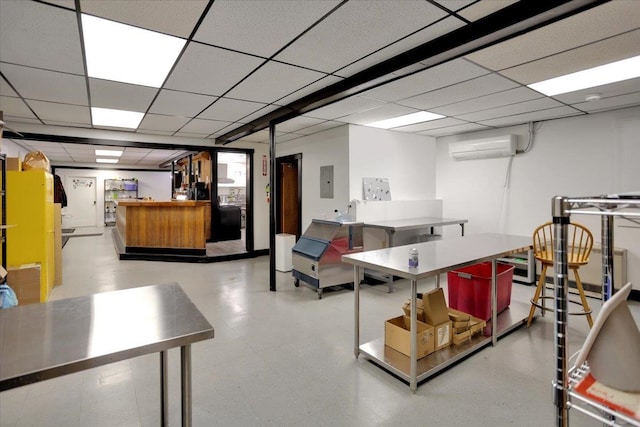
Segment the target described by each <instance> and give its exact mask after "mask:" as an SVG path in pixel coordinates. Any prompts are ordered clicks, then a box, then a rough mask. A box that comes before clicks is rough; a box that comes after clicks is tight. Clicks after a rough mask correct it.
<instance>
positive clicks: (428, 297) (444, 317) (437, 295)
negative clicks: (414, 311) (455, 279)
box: [422, 288, 449, 326]
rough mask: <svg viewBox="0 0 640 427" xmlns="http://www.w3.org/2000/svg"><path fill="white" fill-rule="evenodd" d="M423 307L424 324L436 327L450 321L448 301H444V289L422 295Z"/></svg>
mask: <svg viewBox="0 0 640 427" xmlns="http://www.w3.org/2000/svg"><path fill="white" fill-rule="evenodd" d="M422 306H423V308H424V323H426V324H428V325H433V326H435V325H442V324H443V323H446V322H448V321H449V312H448V311H447V301H446V300H445V299H444V291H443V290H442V288H436V289H434V290H432V291H430V292H427V293H424V294H422Z"/></svg>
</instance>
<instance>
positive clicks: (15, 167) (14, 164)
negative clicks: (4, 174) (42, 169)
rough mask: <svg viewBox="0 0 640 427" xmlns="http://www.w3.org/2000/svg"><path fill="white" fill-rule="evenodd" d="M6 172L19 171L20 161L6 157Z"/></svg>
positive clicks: (20, 167) (17, 158) (16, 158)
mask: <svg viewBox="0 0 640 427" xmlns="http://www.w3.org/2000/svg"><path fill="white" fill-rule="evenodd" d="M7 170H8V171H21V170H22V160H20V158H19V157H7Z"/></svg>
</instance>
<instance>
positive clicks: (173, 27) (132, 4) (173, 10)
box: [80, 0, 208, 38]
mask: <svg viewBox="0 0 640 427" xmlns="http://www.w3.org/2000/svg"><path fill="white" fill-rule="evenodd" d="M207 3H208V0H189V1H184V0H162V1H157V0H136V1H131V0H109V1H104V0H81V2H80V7H81V9H82V11H83V12H84V13H88V14H90V15H95V16H99V17H101V18H107V19H111V20H113V21H118V22H122V23H124V24H129V25H133V26H136V27H141V28H147V29H150V30H153V31H158V32H161V33H165V34H171V35H174V36H179V37H182V38H187V37H189V35H190V34H191V31H192V30H193V28H194V27H195V25H196V23H197V22H198V19H200V15H202V13H203V12H204V9H205V7H206V6H207Z"/></svg>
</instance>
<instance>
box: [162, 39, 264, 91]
mask: <svg viewBox="0 0 640 427" xmlns="http://www.w3.org/2000/svg"><path fill="white" fill-rule="evenodd" d="M263 61H264V60H263V59H260V58H257V57H255V56H249V55H244V54H242V53H236V52H231V51H228V50H224V49H218V48H216V47H211V46H205V45H202V44H198V43H193V42H192V43H190V44H189V45H188V47H187V49H186V51H185V52H184V54H183V55H182V58H180V60H179V61H178V65H176V67H175V69H174V70H173V72H172V73H171V76H169V79H168V80H167V82H166V84H165V86H164V87H165V88H167V89H175V90H181V91H184V92H193V93H201V94H207V95H216V96H220V95H223V94H224V93H225V92H227V91H228V90H229V89H230V88H231V87H232V86H233V85H235V84H236V83H238V82H239V81H240V80H241V79H242V78H244V77H245V76H246V75H247V74H249V73H250V72H251V71H253V70H254V69H255V68H256V67H257V66H258V65H260V64H261V63H262V62H263Z"/></svg>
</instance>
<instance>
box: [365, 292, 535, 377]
mask: <svg viewBox="0 0 640 427" xmlns="http://www.w3.org/2000/svg"><path fill="white" fill-rule="evenodd" d="M529 307H530V306H529V305H528V304H524V303H521V302H517V301H516V302H512V303H511V305H510V306H509V308H508V309H506V310H505V311H503V312H502V313H500V314H499V315H498V330H497V335H498V337H501V336H503V335H505V334H507V333H509V332H511V331H513V330H514V329H516V328H519V327H520V326H522V325H524V323H525V321H526V319H527V315H528V314H529ZM491 343H492V340H491V336H486V337H485V336H483V335H478V336H475V337H473V338H472V339H471V340H470V341H468V342H466V343H463V344H460V345H450V346H449V347H447V348H443V349H441V350H438V351H436V352H434V353H431V354H430V355H428V356H426V357H423V358H421V359H418V361H417V375H416V379H417V381H418V382H421V381H424V380H425V379H427V378H430V377H432V376H434V375H436V374H437V373H438V372H440V371H442V370H443V369H446V368H447V367H449V366H451V365H453V364H454V363H456V362H458V361H460V360H462V359H464V358H466V357H468V356H470V355H472V354H473V353H475V352H477V351H479V350H481V349H482V348H484V347H486V346H489V345H491ZM360 354H361V355H363V356H364V357H365V358H367V359H369V360H371V361H372V362H374V363H375V364H377V365H378V366H380V367H382V368H384V369H386V370H388V371H390V372H393V373H394V374H395V375H397V376H398V377H400V378H402V379H403V380H405V381H407V382H409V381H410V380H411V374H410V368H411V359H410V358H409V356H405V355H404V354H402V353H400V352H399V351H396V350H394V349H392V348H391V347H388V346H385V345H384V337H382V338H379V339H376V340H373V341H370V342H368V343H365V344H362V345H360Z"/></svg>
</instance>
